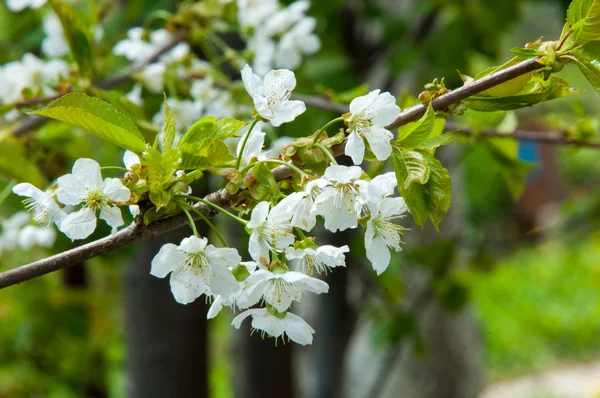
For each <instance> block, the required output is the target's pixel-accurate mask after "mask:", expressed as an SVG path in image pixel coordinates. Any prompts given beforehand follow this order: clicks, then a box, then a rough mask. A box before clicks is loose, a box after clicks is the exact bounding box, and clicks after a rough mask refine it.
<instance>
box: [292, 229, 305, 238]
mask: <svg viewBox="0 0 600 398" xmlns="http://www.w3.org/2000/svg"><path fill="white" fill-rule="evenodd" d="M294 229H295V230H296V232H297V233H298V235H300V239H301V240H304V239H306V235H304V232H302V230H301V229H300V228H298V227H294Z"/></svg>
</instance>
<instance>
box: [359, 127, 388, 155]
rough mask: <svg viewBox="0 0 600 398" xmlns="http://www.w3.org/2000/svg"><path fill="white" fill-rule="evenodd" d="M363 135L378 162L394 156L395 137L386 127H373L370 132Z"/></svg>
mask: <svg viewBox="0 0 600 398" xmlns="http://www.w3.org/2000/svg"><path fill="white" fill-rule="evenodd" d="M363 134H364V136H365V138H366V139H367V141H368V142H369V146H370V147H371V151H373V154H374V155H375V157H376V158H377V159H378V160H382V161H383V160H386V159H387V158H389V157H390V155H391V154H392V144H391V141H392V139H393V138H394V135H393V134H392V133H391V132H390V131H389V130H387V129H386V128H385V127H381V126H377V125H373V126H371V128H370V129H369V130H368V132H364V133H363Z"/></svg>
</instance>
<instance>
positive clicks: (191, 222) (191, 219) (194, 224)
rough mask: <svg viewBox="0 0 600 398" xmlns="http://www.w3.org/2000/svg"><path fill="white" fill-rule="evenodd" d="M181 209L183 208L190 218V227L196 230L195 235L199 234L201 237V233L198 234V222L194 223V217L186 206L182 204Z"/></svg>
mask: <svg viewBox="0 0 600 398" xmlns="http://www.w3.org/2000/svg"><path fill="white" fill-rule="evenodd" d="M181 210H183V212H184V213H185V215H186V216H187V218H188V220H190V227H191V228H192V231H194V236H197V237H198V238H199V237H200V235H199V234H198V230H197V229H196V223H194V218H193V217H192V215H191V214H190V212H189V211H188V210H187V209H186V208H185V207H184V206H181Z"/></svg>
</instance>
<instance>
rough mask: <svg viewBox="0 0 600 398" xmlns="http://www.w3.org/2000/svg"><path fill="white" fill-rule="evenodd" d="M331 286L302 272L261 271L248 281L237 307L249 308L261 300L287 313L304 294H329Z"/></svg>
mask: <svg viewBox="0 0 600 398" xmlns="http://www.w3.org/2000/svg"><path fill="white" fill-rule="evenodd" d="M328 290H329V285H328V284H327V283H325V282H323V281H322V280H320V279H317V278H313V277H310V276H308V275H306V274H303V273H301V272H295V271H288V272H271V271H268V270H264V269H259V270H257V271H255V272H253V273H252V275H250V276H249V277H248V279H247V280H246V287H245V290H244V292H243V293H242V295H241V296H240V298H238V300H237V305H238V307H240V308H248V307H251V306H253V305H254V304H256V303H258V302H259V301H260V300H261V298H263V299H264V300H265V302H266V303H268V304H269V305H271V306H273V308H275V309H276V310H277V311H279V312H283V311H286V310H287V309H288V308H290V306H291V305H292V301H300V300H301V299H302V293H303V292H310V293H316V294H321V293H327V291H328Z"/></svg>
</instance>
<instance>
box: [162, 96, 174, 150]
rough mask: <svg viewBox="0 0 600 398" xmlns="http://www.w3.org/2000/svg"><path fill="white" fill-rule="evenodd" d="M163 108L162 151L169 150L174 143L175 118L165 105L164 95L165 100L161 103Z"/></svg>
mask: <svg viewBox="0 0 600 398" xmlns="http://www.w3.org/2000/svg"><path fill="white" fill-rule="evenodd" d="M163 107H164V119H165V124H164V127H163V151H165V150H167V149H171V148H172V147H173V142H175V117H174V116H173V111H172V110H171V107H170V106H169V104H167V95H166V94H165V100H164V103H163Z"/></svg>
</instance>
